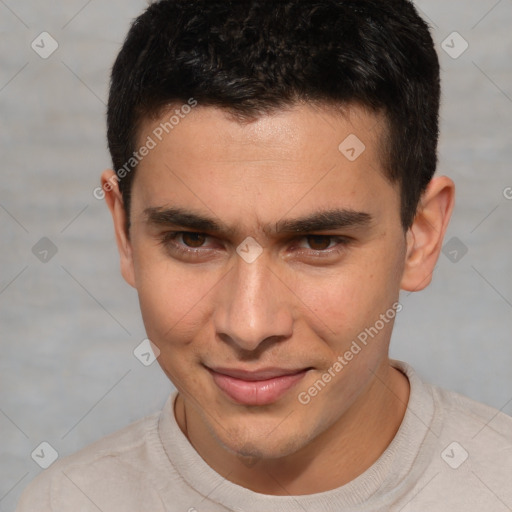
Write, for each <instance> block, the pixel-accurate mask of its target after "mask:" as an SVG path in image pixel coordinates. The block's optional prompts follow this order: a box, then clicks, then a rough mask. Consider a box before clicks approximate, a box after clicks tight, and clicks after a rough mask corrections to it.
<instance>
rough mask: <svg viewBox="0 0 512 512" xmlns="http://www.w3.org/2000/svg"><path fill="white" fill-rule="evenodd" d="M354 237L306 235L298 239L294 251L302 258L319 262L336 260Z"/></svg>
mask: <svg viewBox="0 0 512 512" xmlns="http://www.w3.org/2000/svg"><path fill="white" fill-rule="evenodd" d="M351 241H352V239H350V238H348V237H345V236H334V235H306V236H303V237H301V238H299V239H298V243H297V244H296V245H295V247H294V250H293V252H294V253H295V255H296V256H297V257H299V258H301V259H305V260H311V261H316V262H319V259H320V258H324V262H325V263H328V262H329V261H331V262H334V261H336V260H337V259H338V258H339V257H340V256H341V255H342V253H343V252H344V251H346V249H347V248H348V246H349V245H350V243H351Z"/></svg>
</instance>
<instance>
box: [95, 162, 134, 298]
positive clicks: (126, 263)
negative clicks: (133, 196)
mask: <svg viewBox="0 0 512 512" xmlns="http://www.w3.org/2000/svg"><path fill="white" fill-rule="evenodd" d="M101 188H102V189H103V190H104V192H105V202H106V203H107V206H108V209H109V210H110V213H111V215H112V220H113V221H114V231H115V234H116V242H117V248H118V250H119V256H120V258H121V274H122V276H123V277H124V280H125V281H126V282H127V283H128V284H129V285H131V286H133V287H134V288H135V271H134V266H133V252H132V246H131V243H130V239H129V234H128V233H127V232H126V211H125V208H124V203H123V196H122V195H121V191H120V190H119V181H118V179H117V176H116V173H115V172H114V171H112V170H110V169H109V170H106V171H104V172H103V173H102V175H101Z"/></svg>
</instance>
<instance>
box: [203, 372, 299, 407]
mask: <svg viewBox="0 0 512 512" xmlns="http://www.w3.org/2000/svg"><path fill="white" fill-rule="evenodd" d="M306 372H307V370H304V371H302V372H300V373H295V374H293V375H283V376H281V377H275V378H273V379H267V380H258V381H249V380H242V379H235V378H234V377H228V376H227V375H223V374H221V373H217V372H214V371H213V370H210V373H211V374H212V377H213V380H214V381H215V384H217V386H218V387H219V388H220V389H221V390H222V391H224V393H225V394H226V395H227V396H228V397H229V398H231V399H232V400H234V401H235V402H237V403H239V404H243V405H268V404H272V403H274V402H276V401H277V400H279V399H280V398H281V397H282V396H283V395H284V394H285V393H286V392H287V391H288V390H289V389H290V388H292V387H293V386H295V384H297V383H298V382H299V381H301V380H302V379H303V377H304V375H306Z"/></svg>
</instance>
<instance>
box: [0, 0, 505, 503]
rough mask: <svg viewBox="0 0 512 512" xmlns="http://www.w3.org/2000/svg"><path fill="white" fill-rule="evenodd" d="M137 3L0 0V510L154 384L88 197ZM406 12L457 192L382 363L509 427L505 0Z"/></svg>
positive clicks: (426, 4)
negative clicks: (434, 95) (430, 61)
mask: <svg viewBox="0 0 512 512" xmlns="http://www.w3.org/2000/svg"><path fill="white" fill-rule="evenodd" d="M146 4H147V3H146V2H144V1H142V0H110V1H109V2H101V1H100V0H90V1H88V2H87V1H85V0H66V1H64V0H51V1H46V2H40V1H39V2H36V0H21V1H15V0H0V30H1V46H0V62H1V64H0V112H1V122H0V141H1V177H2V179H1V185H0V187H1V188H0V225H1V231H0V237H1V247H2V250H1V252H0V315H1V340H0V344H1V347H0V348H1V358H0V434H1V436H0V511H12V510H14V507H15V503H16V501H17V499H18V497H19V494H20V492H21V491H22V489H23V488H24V487H25V486H26V484H28V483H29V481H30V480H32V479H33V478H34V477H35V476H36V475H37V474H38V472H39V471H41V469H40V468H39V466H37V465H36V463H35V462H34V461H33V460H32V458H31V453H32V451H33V450H34V449H35V448H36V447H37V446H38V445H39V444H40V443H41V442H42V441H46V442H49V443H50V444H51V445H52V446H53V447H54V448H55V449H56V450H57V451H58V453H59V455H60V456H64V455H66V454H69V453H72V452H74V451H76V450H78V449H79V448H81V447H83V446H85V445H86V444H88V443H90V442H92V441H93V440H95V439H97V438H99V437H101V436H103V435H105V434H107V433H110V432H112V431H114V430H116V429H118V428H121V427H123V426H124V425H127V424H128V423H130V422H132V421H134V420H135V419H138V418H140V417H142V416H143V415H145V414H148V413H151V412H153V411H156V410H157V409H158V408H160V407H161V405H162V404H163V402H164V400H165V398H166V396H167V395H168V393H169V391H170V390H171V389H172V388H171V384H170V383H169V382H168V381H167V379H166V378H165V377H164V375H163V373H162V372H161V370H160V368H159V367H158V365H157V363H155V364H153V365H151V366H149V367H145V366H143V365H142V364H141V363H140V362H139V361H138V360H137V359H136V358H135V357H134V355H133V350H134V348H135V347H136V346H137V345H139V343H140V342H141V341H142V340H143V339H144V338H145V333H144V329H143V326H142V322H141V319H140V313H139V309H138V302H137V296H136V293H135V292H134V290H132V289H131V288H130V287H129V286H128V285H127V284H125V283H124V281H123V280H122V278H121V276H120V274H119V267H118V256H117V252H116V248H115V243H114V238H113V230H112V226H111V221H110V216H109V213H108V211H107V208H106V206H105V205H104V203H103V202H101V201H98V200H96V199H95V198H94V197H93V195H92V191H93V189H94V188H95V187H97V186H98V183H99V175H100V172H101V171H102V170H103V169H104V168H106V167H108V166H109V165H110V161H109V156H108V153H107V150H106V142H105V123H104V113H105V104H104V103H105V101H106V97H107V87H108V78H109V68H110V66H111V64H112V62H113V59H114V58H115V55H116V52H117V51H118V49H119V47H120V44H121V42H122V40H123V38H124V36H125V33H126V31H127V29H128V26H129V23H130V21H131V20H132V19H133V18H134V17H135V16H136V15H137V14H138V13H139V12H141V10H142V9H143V8H144V7H145V6H146ZM416 5H417V6H418V7H419V8H420V9H421V11H422V12H423V14H424V16H425V17H426V18H428V20H429V21H430V23H431V25H432V27H433V34H434V38H435V41H436V44H437V47H438V50H439V54H440V59H441V65H442V69H443V87H444V89H443V104H442V112H441V115H442V125H441V128H442V137H441V144H440V167H439V173H441V174H447V175H448V176H450V177H451V178H452V179H453V180H454V181H455V182H456V185H457V197H458V200H457V205H456V209H455V212H454V216H453V220H452V223H451V227H450V228H449V231H448V235H447V239H446V240H449V239H451V238H452V237H456V240H455V241H453V242H452V244H455V245H453V246H450V247H449V249H448V250H447V251H446V253H447V254H442V255H441V258H440V260H439V264H438V266H437V269H436V272H435V276H434V280H433V283H432V285H431V286H430V287H429V289H427V290H426V291H424V292H421V293H414V294H409V293H404V294H403V295H402V297H401V301H402V303H403V305H404V309H403V311H402V313H400V314H399V315H398V319H397V324H396V329H395V333H394V337H393V343H392V347H393V348H392V356H394V357H396V358H399V359H403V360H406V361H408V362H410V363H411V364H412V365H413V366H414V367H416V369H417V370H418V371H419V373H420V374H421V375H423V376H424V377H426V378H427V379H429V380H430V381H432V382H434V383H436V384H438V385H441V386H444V387H447V388H450V389H454V390H457V391H459V392H462V393H464V394H466V395H468V396H470V397H472V398H474V399H476V400H479V401H482V402H485V403H488V404H490V405H492V406H495V407H497V408H498V409H502V410H504V411H505V412H508V413H509V414H512V372H511V370H510V368H511V363H512V342H511V336H510V333H511V331H512V258H511V253H512V242H511V240H512V237H511V235H512V233H511V224H510V219H511V218H512V200H511V199H507V198H506V197H505V196H506V195H508V196H509V197H511V196H512V189H507V187H512V173H511V169H510V165H511V164H510V162H511V160H512V144H511V140H510V139H511V133H512V69H511V60H512V30H511V27H512V0H500V1H496V0H479V1H478V2H470V1H461V0H450V1H449V2H447V1H446V0H442V1H440V0H423V1H418V2H416ZM43 31H47V32H49V33H50V34H51V35H52V36H53V38H55V39H56V40H57V41H58V43H59V48H58V49H57V51H56V52H55V53H54V54H53V55H51V56H50V57H49V58H48V59H42V58H41V57H39V55H38V54H36V53H35V51H33V50H32V48H31V43H32V41H33V40H34V39H36V37H37V36H39V34H40V33H41V32H43ZM453 31H457V32H459V33H460V34H461V35H462V37H463V38H464V39H465V40H466V41H467V42H468V43H469V48H468V49H467V50H466V51H465V52H464V53H463V54H462V55H461V56H460V57H458V58H456V59H454V58H452V57H450V56H449V55H448V54H447V53H446V52H445V51H444V50H443V48H442V42H443V40H445V39H446V38H447V36H449V34H451V33H452V32H453ZM37 40H39V41H40V38H39V39H37ZM452 40H453V43H452V42H451V41H452ZM448 44H450V45H451V46H454V48H453V50H452V51H455V50H457V49H459V48H460V45H459V43H458V42H457V40H456V39H453V37H451V38H449V39H448ZM507 190H509V191H510V194H506V192H505V193H504V191H507ZM43 237H47V238H49V239H50V240H51V241H52V242H53V244H55V246H56V248H57V249H58V252H57V253H56V254H55V255H54V256H53V257H52V258H51V259H50V256H51V253H49V255H48V259H49V261H47V262H44V261H40V259H38V258H37V257H36V255H35V254H34V253H33V251H32V248H33V247H34V245H35V244H36V243H38V242H39V241H40V240H41V238H43ZM463 247H466V248H467V251H468V252H467V254H465V255H464V256H463V257H461V255H462V252H461V248H463ZM453 250H456V251H457V255H456V256H457V259H458V261H455V262H454V261H451V259H450V258H452V259H453V257H454V256H455V253H453V252H452V254H451V255H450V254H449V252H450V251H453ZM36 252H37V251H36ZM40 256H41V255H40Z"/></svg>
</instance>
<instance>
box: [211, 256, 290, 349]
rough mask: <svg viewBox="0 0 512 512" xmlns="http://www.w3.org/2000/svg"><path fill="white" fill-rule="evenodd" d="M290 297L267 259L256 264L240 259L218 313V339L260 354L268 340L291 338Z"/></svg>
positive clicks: (216, 312) (230, 277) (229, 276)
mask: <svg viewBox="0 0 512 512" xmlns="http://www.w3.org/2000/svg"><path fill="white" fill-rule="evenodd" d="M290 295H291V292H290V290H289V289H288V288H287V286H286V285H285V283H283V281H282V280H281V279H280V278H279V277H278V275H277V273H276V271H275V270H274V271H273V270H271V268H270V267H269V263H268V261H267V259H266V258H265V257H263V256H260V257H259V258H258V259H257V260H256V261H254V262H252V263H247V262H246V261H244V260H243V259H242V258H237V260H236V262H235V267H234V268H233V269H232V271H231V272H229V274H228V276H227V281H226V282H225V283H224V284H223V287H222V291H221V293H220V297H219V299H220V300H219V303H218V305H217V308H216V310H215V313H214V319H215V329H216V333H217V335H218V336H219V337H220V338H221V339H223V340H224V341H225V342H228V343H230V344H232V345H235V346H236V347H237V348H238V349H241V350H244V351H254V350H257V349H258V348H259V347H260V345H261V344H262V343H263V342H265V341H266V340H270V339H272V340H273V341H277V340H279V341H281V340H283V339H286V338H288V337H290V336H291V334H292V328H293V314H292V311H291V303H290Z"/></svg>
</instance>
